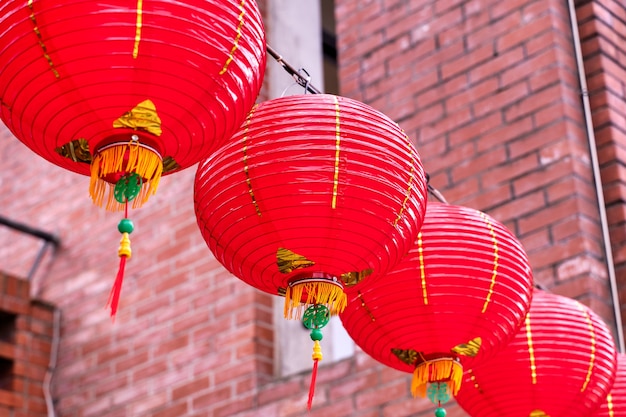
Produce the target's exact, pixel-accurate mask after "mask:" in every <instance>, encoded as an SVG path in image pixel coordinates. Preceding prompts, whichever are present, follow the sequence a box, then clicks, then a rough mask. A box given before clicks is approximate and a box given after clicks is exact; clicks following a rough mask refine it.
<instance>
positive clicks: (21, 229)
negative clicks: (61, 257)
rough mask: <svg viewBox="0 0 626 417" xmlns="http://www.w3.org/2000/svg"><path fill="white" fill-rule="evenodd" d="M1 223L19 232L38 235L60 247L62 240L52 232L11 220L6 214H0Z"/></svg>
mask: <svg viewBox="0 0 626 417" xmlns="http://www.w3.org/2000/svg"><path fill="white" fill-rule="evenodd" d="M0 224H2V225H5V226H7V227H10V228H11V229H15V230H17V231H19V232H23V233H26V234H29V235H32V236H35V237H38V238H39V239H43V240H45V241H47V242H50V243H52V244H53V245H54V246H55V247H58V246H59V245H60V244H61V241H60V240H59V238H58V237H57V236H55V235H53V234H52V233H48V232H44V231H43V230H40V229H35V228H33V227H30V226H28V225H26V224H23V223H18V222H16V221H13V220H9V219H7V218H6V217H4V216H0Z"/></svg>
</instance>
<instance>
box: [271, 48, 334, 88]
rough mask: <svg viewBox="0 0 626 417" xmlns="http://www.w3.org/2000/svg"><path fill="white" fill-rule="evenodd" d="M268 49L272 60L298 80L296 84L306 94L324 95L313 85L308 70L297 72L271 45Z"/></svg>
mask: <svg viewBox="0 0 626 417" xmlns="http://www.w3.org/2000/svg"><path fill="white" fill-rule="evenodd" d="M266 48H267V53H268V54H270V55H271V56H272V58H274V59H275V60H276V62H278V63H279V64H280V65H281V66H282V67H283V69H284V70H285V71H287V73H288V74H289V75H291V76H292V77H293V78H294V79H295V80H296V83H298V84H299V85H301V86H302V87H304V90H305V91H306V92H309V93H311V94H322V92H321V91H320V90H318V89H317V88H316V87H315V86H313V85H312V84H311V76H310V75H309V73H308V72H306V70H304V69H302V68H301V69H300V70H297V69H295V68H294V67H292V66H291V65H290V64H289V63H288V62H286V61H285V60H284V59H283V57H282V56H281V55H280V54H279V53H278V52H276V51H275V50H274V48H272V47H271V46H270V45H266ZM301 72H304V73H305V74H306V77H305V76H303V75H302V74H301Z"/></svg>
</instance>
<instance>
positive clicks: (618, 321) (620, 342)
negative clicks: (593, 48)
mask: <svg viewBox="0 0 626 417" xmlns="http://www.w3.org/2000/svg"><path fill="white" fill-rule="evenodd" d="M567 4H568V7H569V16H570V25H571V28H572V40H573V43H574V52H575V54H576V69H577V72H578V80H579V82H580V90H581V97H582V103H583V113H584V116H585V127H586V129H587V140H588V142H589V154H590V157H591V167H592V169H593V178H594V182H595V189H596V196H597V200H598V211H599V214H600V226H601V228H602V239H603V240H604V252H605V259H606V266H607V272H608V275H609V286H610V287H611V297H612V301H613V315H614V316H615V326H616V331H617V346H618V350H619V352H620V353H624V351H625V347H624V329H623V327H622V313H621V311H620V303H619V294H618V292H617V278H616V275H615V265H614V263H613V262H614V261H613V248H612V246H611V236H610V234H609V222H608V220H607V215H606V203H605V201H604V191H603V186H602V177H601V176H600V162H599V160H598V149H597V146H596V135H595V132H594V129H593V119H592V117H591V104H590V103H589V90H588V89H587V78H586V75H585V63H584V60H583V53H582V48H581V45H580V33H579V32H578V20H577V18H576V6H575V5H574V0H568V2H567Z"/></svg>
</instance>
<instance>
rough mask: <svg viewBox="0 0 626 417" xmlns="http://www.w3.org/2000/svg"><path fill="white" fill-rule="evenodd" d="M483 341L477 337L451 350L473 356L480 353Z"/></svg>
mask: <svg viewBox="0 0 626 417" xmlns="http://www.w3.org/2000/svg"><path fill="white" fill-rule="evenodd" d="M482 342H483V340H482V338H480V337H475V338H473V339H472V340H470V341H468V342H467V343H459V344H458V345H456V346H455V347H453V348H452V349H450V350H451V351H452V352H454V353H456V354H458V355H463V356H469V357H471V358H473V357H475V356H476V355H478V351H479V350H480V346H481V345H482Z"/></svg>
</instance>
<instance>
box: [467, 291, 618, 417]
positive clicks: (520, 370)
mask: <svg viewBox="0 0 626 417" xmlns="http://www.w3.org/2000/svg"><path fill="white" fill-rule="evenodd" d="M616 365H617V363H616V351H615V345H614V343H613V339H612V338H611V334H610V332H609V330H608V328H607V326H606V325H605V324H604V322H603V321H602V320H601V319H600V318H599V317H598V316H597V315H596V314H595V313H593V312H592V311H591V310H590V309H589V308H587V307H586V306H583V305H582V304H580V303H579V302H577V301H575V300H572V299H569V298H566V297H563V296H560V295H555V294H550V293H546V292H543V291H535V293H534V295H533V300H532V303H531V307H530V311H529V312H528V315H527V316H526V318H525V321H524V324H523V325H522V327H521V328H520V329H519V331H518V333H517V334H516V336H515V337H514V338H513V340H512V341H511V343H510V344H509V345H508V346H507V347H506V348H505V349H503V350H502V351H501V352H499V353H498V354H496V355H495V356H494V357H492V358H491V359H489V360H487V361H484V362H481V363H477V364H476V365H475V366H474V367H472V368H471V369H468V370H467V371H466V372H465V375H464V382H463V386H462V388H461V390H460V391H459V393H458V395H457V397H456V399H457V401H458V403H459V404H460V405H461V407H463V408H464V409H465V410H466V411H467V412H468V413H469V414H470V415H471V416H472V417H503V416H506V417H586V416H590V415H592V413H593V412H594V411H595V410H596V409H597V408H598V406H599V405H600V403H601V402H602V401H603V400H604V399H605V398H606V396H607V394H608V393H609V391H610V389H611V386H612V384H613V381H614V379H615V372H616Z"/></svg>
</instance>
